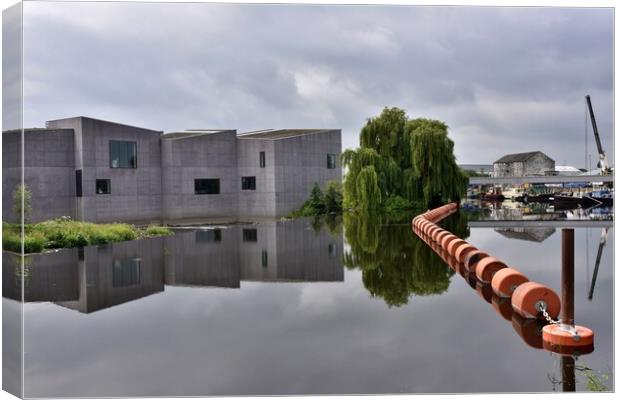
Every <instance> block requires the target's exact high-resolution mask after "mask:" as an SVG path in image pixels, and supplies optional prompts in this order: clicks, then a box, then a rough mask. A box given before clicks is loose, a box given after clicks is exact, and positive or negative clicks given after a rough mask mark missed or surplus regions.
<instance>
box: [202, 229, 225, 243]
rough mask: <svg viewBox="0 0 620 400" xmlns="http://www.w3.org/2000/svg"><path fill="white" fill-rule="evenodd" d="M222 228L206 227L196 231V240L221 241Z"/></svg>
mask: <svg viewBox="0 0 620 400" xmlns="http://www.w3.org/2000/svg"><path fill="white" fill-rule="evenodd" d="M221 241H222V230H221V229H206V230H200V231H196V242H199V243H209V242H221Z"/></svg>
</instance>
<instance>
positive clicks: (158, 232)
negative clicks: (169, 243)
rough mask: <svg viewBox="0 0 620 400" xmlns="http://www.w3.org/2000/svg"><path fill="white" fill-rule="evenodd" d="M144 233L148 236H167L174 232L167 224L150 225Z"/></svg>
mask: <svg viewBox="0 0 620 400" xmlns="http://www.w3.org/2000/svg"><path fill="white" fill-rule="evenodd" d="M144 233H145V234H146V236H166V235H170V234H171V233H172V230H171V229H170V228H168V227H166V226H156V225H149V226H148V227H147V228H146V229H145V230H144Z"/></svg>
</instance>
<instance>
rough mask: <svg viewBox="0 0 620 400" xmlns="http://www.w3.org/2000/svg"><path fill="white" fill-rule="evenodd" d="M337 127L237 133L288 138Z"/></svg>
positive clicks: (260, 137) (241, 137)
mask: <svg viewBox="0 0 620 400" xmlns="http://www.w3.org/2000/svg"><path fill="white" fill-rule="evenodd" d="M333 130H336V129H264V130H260V131H252V132H244V133H240V134H238V135H237V137H238V138H239V139H270V140H278V139H286V138H290V137H297V136H304V135H313V134H315V133H322V132H329V131H333Z"/></svg>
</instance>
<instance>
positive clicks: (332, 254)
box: [327, 243, 338, 258]
mask: <svg viewBox="0 0 620 400" xmlns="http://www.w3.org/2000/svg"><path fill="white" fill-rule="evenodd" d="M337 249H338V248H337V247H336V243H330V244H328V245H327V253H328V254H329V258H336V256H337V255H338V251H337Z"/></svg>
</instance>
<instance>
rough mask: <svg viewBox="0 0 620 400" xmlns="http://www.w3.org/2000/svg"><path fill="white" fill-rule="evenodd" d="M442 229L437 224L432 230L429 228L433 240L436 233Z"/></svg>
mask: <svg viewBox="0 0 620 400" xmlns="http://www.w3.org/2000/svg"><path fill="white" fill-rule="evenodd" d="M441 231H442V229H441V228H440V227H438V226H437V225H435V226H433V227H432V228H431V229H430V230H429V236H430V237H431V239H433V241H434V240H435V234H437V233H439V232H441Z"/></svg>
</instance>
